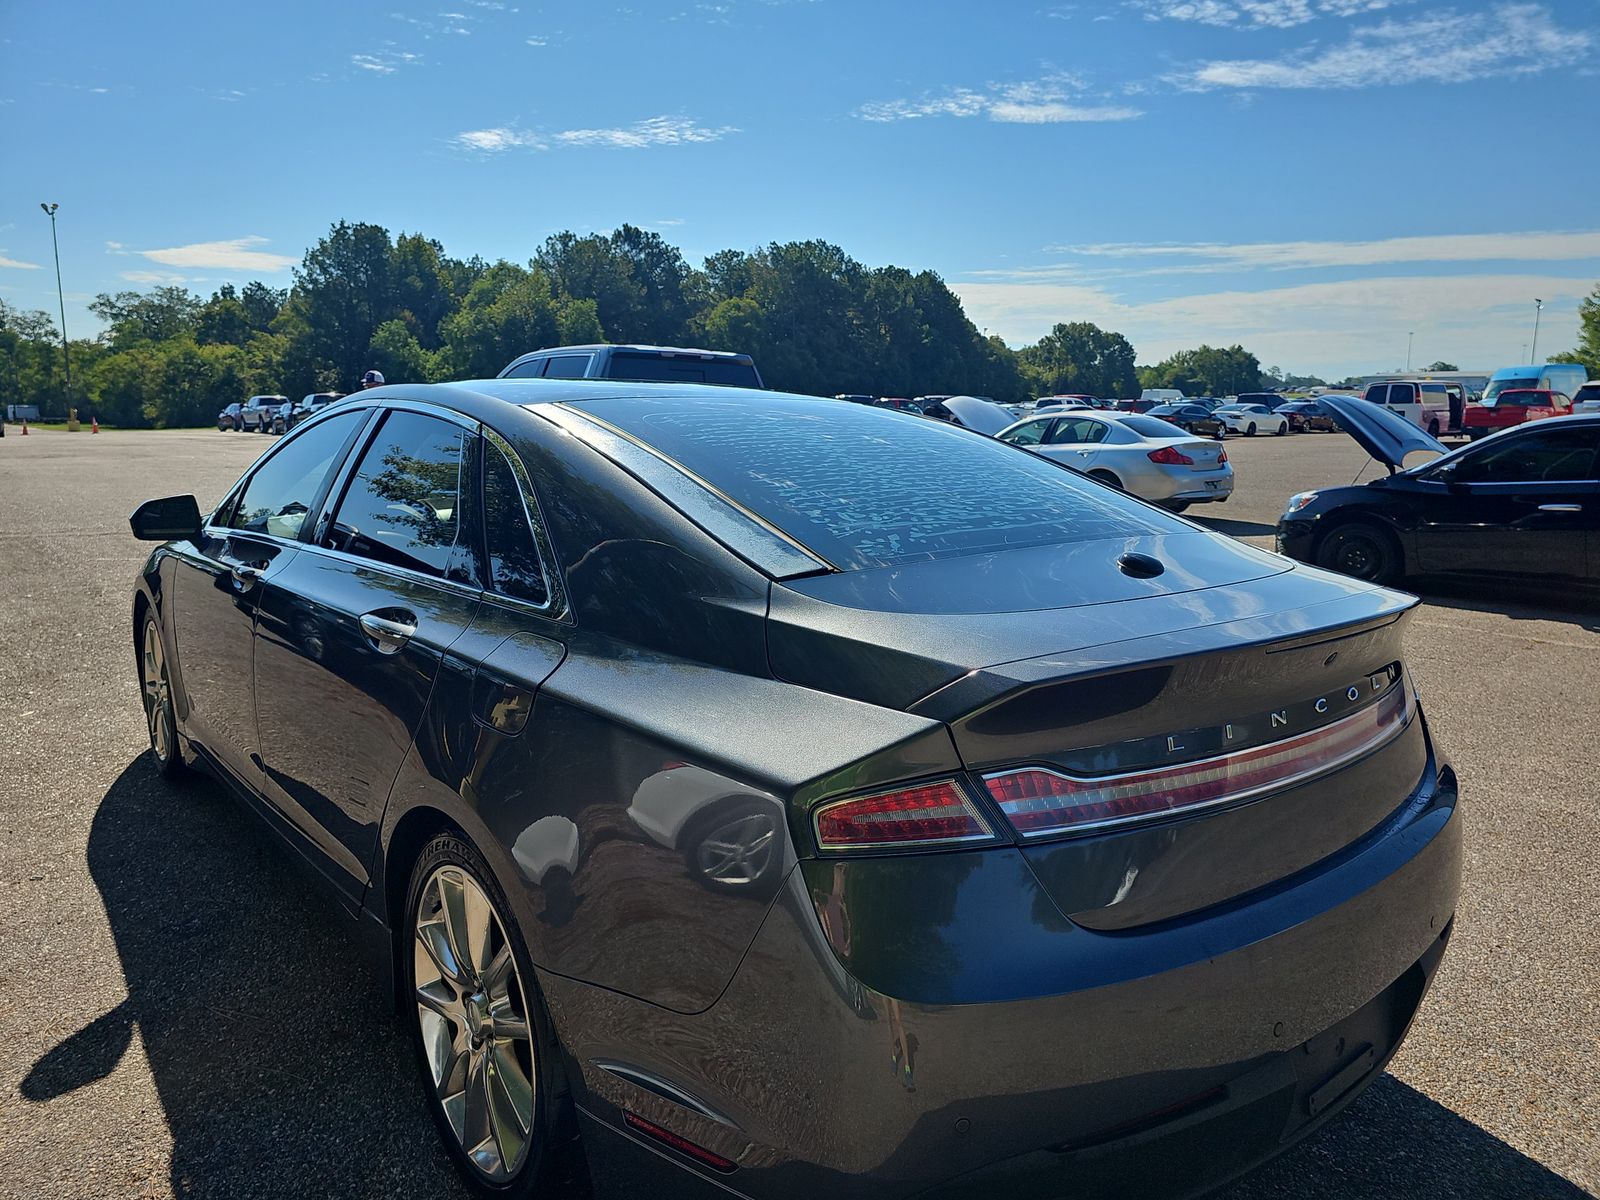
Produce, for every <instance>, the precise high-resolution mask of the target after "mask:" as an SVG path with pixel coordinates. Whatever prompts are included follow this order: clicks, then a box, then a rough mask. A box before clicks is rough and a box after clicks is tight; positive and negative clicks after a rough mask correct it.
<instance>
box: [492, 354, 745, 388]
mask: <svg viewBox="0 0 1600 1200" xmlns="http://www.w3.org/2000/svg"><path fill="white" fill-rule="evenodd" d="M500 378H501V379H538V378H543V379H627V380H630V381H632V382H639V383H712V384H718V385H720V386H722V387H747V388H764V387H766V384H764V383H762V382H761V372H760V371H757V370H756V364H755V360H754V359H753V358H751V357H750V356H749V355H748V354H731V353H728V352H727V351H724V350H684V349H680V348H678V347H676V346H615V345H609V344H604V345H598V346H553V347H551V348H550V349H548V350H535V351H534V352H533V353H532V354H524V355H523V356H522V357H521V358H518V359H514V360H512V362H511V365H510V366H508V367H507V368H506V369H505V370H504V371H501V372H500Z"/></svg>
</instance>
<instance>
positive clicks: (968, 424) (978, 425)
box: [922, 396, 1016, 437]
mask: <svg viewBox="0 0 1600 1200" xmlns="http://www.w3.org/2000/svg"><path fill="white" fill-rule="evenodd" d="M922 415H923V416H925V417H932V418H933V419H934V420H935V421H944V422H946V423H948V424H950V425H959V426H960V427H961V428H963V429H971V430H973V431H975V432H977V433H986V434H988V435H989V436H990V437H993V436H994V435H995V434H997V433H999V432H1000V431H1001V430H1002V429H1004V428H1006V427H1007V426H1008V425H1010V424H1011V423H1012V422H1013V421H1015V420H1016V418H1015V417H1013V416H1012V415H1011V413H1009V412H1008V411H1007V410H1006V409H1005V408H1004V407H1003V406H1001V405H999V404H996V403H995V402H994V401H993V400H989V399H986V398H985V397H982V396H946V397H944V398H943V399H942V400H935V401H933V403H931V404H925V405H923V408H922Z"/></svg>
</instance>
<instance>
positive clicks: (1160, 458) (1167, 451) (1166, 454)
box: [1149, 446, 1194, 467]
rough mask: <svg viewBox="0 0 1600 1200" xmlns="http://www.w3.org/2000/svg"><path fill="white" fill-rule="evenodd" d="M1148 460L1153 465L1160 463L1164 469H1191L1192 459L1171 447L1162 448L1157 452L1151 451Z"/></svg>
mask: <svg viewBox="0 0 1600 1200" xmlns="http://www.w3.org/2000/svg"><path fill="white" fill-rule="evenodd" d="M1149 459H1150V461H1151V462H1153V463H1160V464H1161V465H1162V466H1164V467H1192V466H1194V459H1192V458H1190V457H1189V456H1188V455H1187V454H1185V453H1183V451H1181V450H1174V449H1173V448H1172V447H1171V446H1163V447H1161V449H1159V450H1152V451H1150V454H1149Z"/></svg>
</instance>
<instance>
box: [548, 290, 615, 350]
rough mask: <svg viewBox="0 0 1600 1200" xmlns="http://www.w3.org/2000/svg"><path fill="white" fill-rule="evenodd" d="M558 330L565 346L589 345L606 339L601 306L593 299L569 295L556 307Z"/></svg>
mask: <svg viewBox="0 0 1600 1200" xmlns="http://www.w3.org/2000/svg"><path fill="white" fill-rule="evenodd" d="M556 331H557V333H558V334H559V335H560V340H561V344H562V345H563V346H588V345H592V344H593V343H595V342H603V341H605V340H606V335H605V330H603V329H602V328H601V327H600V310H599V306H598V305H596V304H595V302H594V301H593V300H574V299H573V298H572V297H571V296H568V297H567V298H566V299H565V300H563V301H562V302H561V303H560V305H559V306H558V307H557V309H556Z"/></svg>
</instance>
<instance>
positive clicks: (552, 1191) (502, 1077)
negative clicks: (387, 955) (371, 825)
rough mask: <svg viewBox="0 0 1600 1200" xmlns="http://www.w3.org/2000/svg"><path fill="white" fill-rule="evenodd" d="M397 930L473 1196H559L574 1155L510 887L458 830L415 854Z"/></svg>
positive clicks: (407, 994) (544, 1015) (436, 1082)
mask: <svg viewBox="0 0 1600 1200" xmlns="http://www.w3.org/2000/svg"><path fill="white" fill-rule="evenodd" d="M451 914H453V915H454V920H452V917H451ZM458 923H459V924H460V925H462V926H464V928H462V929H460V930H457V929H456V928H455V926H456V924H458ZM400 935H401V938H402V939H403V940H402V941H401V943H400V945H398V946H397V947H396V953H397V955H398V958H399V961H400V971H401V978H402V981H403V983H404V988H403V991H402V993H401V997H400V1002H401V1005H402V1008H403V1010H404V1012H403V1016H402V1019H403V1020H404V1022H405V1024H406V1027H407V1029H408V1030H409V1033H410V1037H411V1042H412V1047H413V1049H414V1051H415V1053H416V1059H417V1068H418V1072H419V1074H420V1076H421V1083H422V1090H423V1094H424V1096H425V1097H426V1101H427V1105H428V1110H429V1111H430V1112H431V1113H432V1114H433V1119H434V1122H435V1124H437V1126H438V1128H439V1135H440V1138H441V1140H442V1141H443V1142H444V1145H445V1150H446V1152H447V1153H448V1154H449V1156H450V1159H451V1161H452V1162H453V1163H454V1164H455V1166H456V1170H457V1172H458V1173H459V1174H460V1176H461V1179H462V1180H463V1182H465V1184H466V1186H467V1189H468V1191H470V1192H471V1193H472V1194H473V1195H476V1196H482V1197H499V1198H502V1200H505V1198H509V1197H519V1198H520V1197H531V1196H536V1195H544V1194H549V1195H564V1194H566V1192H565V1190H564V1189H565V1187H566V1186H567V1182H568V1181H567V1180H565V1179H564V1178H563V1177H564V1176H566V1175H568V1173H569V1172H570V1171H571V1170H572V1169H573V1167H574V1161H575V1160H577V1159H579V1158H580V1156H579V1154H578V1149H577V1145H578V1144H577V1130H576V1123H575V1122H576V1118H575V1116H574V1114H573V1110H572V1100H571V1096H570V1093H569V1091H568V1089H567V1087H566V1084H565V1082H564V1078H563V1075H562V1072H561V1068H560V1057H559V1050H558V1047H557V1045H556V1039H555V1034H554V1030H553V1028H552V1026H551V1023H550V1017H549V1013H548V1011H547V1009H546V1008H545V1005H544V999H543V997H542V996H541V995H540V993H539V986H538V981H537V979H536V978H535V976H534V970H533V960H532V958H531V956H530V955H529V953H528V948H527V945H526V943H525V942H524V940H523V937H522V933H521V931H520V930H519V929H518V928H517V924H516V921H515V919H514V918H513V917H512V916H511V906H510V905H509V904H508V903H507V901H506V896H505V891H504V890H503V889H502V888H501V887H500V884H499V881H498V880H497V879H496V878H495V876H494V873H493V872H492V871H491V870H490V869H489V865H488V864H487V863H486V862H485V861H484V858H483V855H482V854H480V853H479V852H478V849H477V847H476V846H474V845H472V843H471V842H469V841H467V840H466V839H465V838H464V837H462V836H461V835H459V834H457V833H454V832H450V833H443V834H440V835H439V836H438V837H435V838H434V839H433V840H432V841H431V842H429V843H428V844H427V845H426V846H424V847H423V848H422V851H421V853H420V854H418V856H417V860H416V862H415V864H414V865H413V867H412V870H411V882H410V885H409V887H408V888H407V891H406V906H405V910H404V923H403V924H402V925H401V929H400ZM469 989H470V990H469ZM496 1084H498V1085H499V1086H496Z"/></svg>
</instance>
